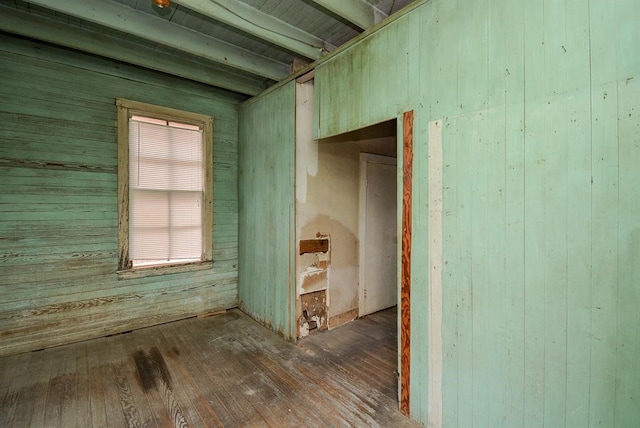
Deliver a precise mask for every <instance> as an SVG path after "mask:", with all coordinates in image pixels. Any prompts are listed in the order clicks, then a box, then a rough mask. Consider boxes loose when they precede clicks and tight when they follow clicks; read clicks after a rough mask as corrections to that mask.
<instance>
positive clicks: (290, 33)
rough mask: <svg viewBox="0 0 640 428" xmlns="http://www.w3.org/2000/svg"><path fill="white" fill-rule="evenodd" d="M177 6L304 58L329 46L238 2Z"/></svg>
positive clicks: (187, 1) (195, 1)
mask: <svg viewBox="0 0 640 428" xmlns="http://www.w3.org/2000/svg"><path fill="white" fill-rule="evenodd" d="M176 3H178V4H180V5H183V6H185V7H187V8H189V9H191V10H195V11H196V12H199V13H201V14H203V15H205V16H208V17H211V18H213V19H215V20H217V21H220V22H223V23H225V24H227V25H230V26H232V27H235V28H238V29H240V30H242V31H244V32H246V33H249V34H251V35H253V36H256V37H259V38H261V39H263V40H266V41H268V42H270V43H273V44H275V45H277V46H280V47H283V48H285V49H287V50H290V51H291V52H295V53H298V54H300V55H302V56H304V57H306V58H310V59H318V58H320V57H322V54H323V52H326V51H327V50H331V48H334V49H335V47H334V46H331V45H330V44H328V43H327V42H325V41H324V40H322V39H321V38H319V37H316V36H314V35H312V34H309V33H307V32H306V31H303V30H301V29H300V28H297V27H294V26H292V25H290V24H288V23H286V22H284V21H281V20H280V19H277V18H275V17H273V16H271V15H267V14H266V13H264V12H262V11H260V10H258V9H256V8H253V7H251V6H249V5H247V4H245V3H243V2H239V1H237V0H214V1H210V0H176Z"/></svg>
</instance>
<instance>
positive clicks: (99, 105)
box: [0, 36, 244, 354]
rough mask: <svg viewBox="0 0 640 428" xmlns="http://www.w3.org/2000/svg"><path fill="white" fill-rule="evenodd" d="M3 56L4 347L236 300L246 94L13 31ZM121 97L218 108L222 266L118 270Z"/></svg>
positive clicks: (0, 281)
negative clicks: (241, 109)
mask: <svg viewBox="0 0 640 428" xmlns="http://www.w3.org/2000/svg"><path fill="white" fill-rule="evenodd" d="M0 61H1V62H2V66H3V73H4V75H5V76H6V79H7V81H6V84H5V85H4V86H3V87H2V88H0V99H1V100H2V101H0V177H1V180H0V181H1V182H2V186H0V236H2V238H3V239H1V240H0V259H1V261H2V263H1V265H2V267H1V268H0V293H1V295H2V301H1V302H0V335H1V336H2V338H3V339H2V349H0V353H2V354H11V353H17V352H23V351H28V350H33V349H39V348H43V347H47V346H53V345H59V344H62V343H67V342H70V341H78V340H83V339H88V338H92V337H99V336H103V335H106V334H112V333H117V332H121V331H125V330H131V329H133V328H140V327H145V326H148V325H151V324H155V323H161V322H167V321H171V320H175V319H179V318H184V317H189V316H193V315H197V314H198V313H202V312H207V311H210V310H216V309H222V308H229V307H233V306H235V305H236V304H237V282H238V279H237V276H238V274H237V265H238V250H237V247H238V240H237V233H238V206H237V200H238V197H237V193H238V187H237V144H238V137H237V133H238V130H237V123H238V113H237V108H238V104H239V103H240V102H241V101H242V100H243V99H244V97H241V96H238V95H235V94H231V93H229V92H225V91H222V90H217V89H212V88H210V87H207V86H204V85H201V84H196V83H193V82H189V81H186V80H181V79H178V78H174V77H169V76H167V75H163V74H160V73H157V72H153V71H148V70H142V69H139V68H137V67H132V66H127V65H124V64H121V63H116V62H113V61H108V60H103V59H98V58H96V57H92V56H88V55H84V54H79V53H77V52H74V51H70V50H66V49H61V48H55V47H52V46H48V45H43V44H40V43H37V42H31V41H26V40H22V39H18V38H13V37H11V36H4V37H3V38H2V39H1V40H0ZM116 97H124V98H129V99H134V100H138V101H142V102H149V103H154V104H160V105H164V106H168V107H173V108H179V109H184V110H189V111H195V112H198V113H203V114H208V115H211V116H213V117H214V168H215V172H214V239H213V241H214V259H215V264H214V268H213V269H210V270H205V271H197V272H189V273H181V274H172V275H164V276H155V277H150V278H141V279H129V280H120V281H119V280H118V279H117V275H116V269H117V265H118V263H117V247H118V242H117V239H118V220H117V142H116V132H115V98H116ZM218 143H219V144H218Z"/></svg>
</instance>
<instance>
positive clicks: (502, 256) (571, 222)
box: [315, 0, 640, 427]
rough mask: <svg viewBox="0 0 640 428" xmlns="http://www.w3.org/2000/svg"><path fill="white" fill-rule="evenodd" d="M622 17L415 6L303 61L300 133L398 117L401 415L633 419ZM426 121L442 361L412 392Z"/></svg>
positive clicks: (635, 247)
mask: <svg viewBox="0 0 640 428" xmlns="http://www.w3.org/2000/svg"><path fill="white" fill-rule="evenodd" d="M639 22H640V2H638V1H636V0H615V1H608V2H604V1H596V0H572V1H564V2H559V1H555V0H545V1H521V0H518V1H516V0H479V1H473V2H462V1H456V0H431V1H429V2H424V3H423V4H421V5H420V6H419V7H417V8H416V9H415V10H413V11H411V12H410V13H408V14H406V15H404V16H402V17H400V18H399V19H397V20H396V21H395V22H393V23H391V24H389V25H386V26H385V27H383V28H382V29H381V30H379V31H376V32H374V33H372V34H371V35H370V36H369V37H367V38H365V39H364V40H362V41H361V42H359V43H358V44H356V45H354V46H353V47H351V48H349V49H347V50H345V51H344V52H342V53H340V54H338V55H337V56H335V57H334V58H332V59H330V60H329V61H327V62H325V63H322V64H321V65H319V66H318V67H317V69H316V75H315V79H316V88H319V89H318V90H317V93H316V100H317V101H316V108H317V111H316V123H317V126H318V135H319V136H320V137H327V136H330V135H334V134H337V133H341V132H346V131H350V130H353V129H356V128H360V127H363V126H366V125H369V124H372V123H376V122H379V121H381V120H386V119H390V118H394V117H397V115H398V114H400V113H401V112H403V111H407V110H414V111H415V116H416V124H415V142H414V146H415V147H414V150H415V153H414V189H413V192H414V205H413V206H414V213H413V221H414V226H413V230H414V239H413V243H414V247H413V257H414V262H413V263H412V266H413V267H414V270H413V272H412V287H413V288H412V292H411V293H412V294H411V297H412V309H411V314H412V326H411V333H412V337H411V344H412V349H411V414H412V416H413V417H414V418H416V419H418V420H420V421H422V422H423V423H425V424H426V423H428V422H429V423H433V426H445V427H470V426H477V427H539V426H553V427H560V426H572V427H573V426H576V427H577V426H580V427H595V426H607V427H631V426H637V425H638V423H639V421H640V405H639V401H640V333H638V332H639V331H640V328H639V327H640V311H638V307H639V306H640V263H639V261H640V215H639V214H638V213H640V55H639V54H638V52H639V50H638V49H639V48H640V25H638V23H639ZM435 120H442V121H443V127H442V135H441V138H442V145H443V152H444V154H443V156H444V158H443V161H442V164H443V165H442V166H443V194H444V196H443V197H444V201H443V204H444V209H443V221H442V225H441V227H442V232H443V246H442V248H441V249H439V251H442V254H443V275H442V291H443V303H442V308H440V310H441V316H442V322H443V327H442V343H441V346H442V355H441V356H440V357H441V359H442V362H443V364H442V370H441V372H440V373H436V372H432V373H431V375H432V376H442V388H441V391H437V390H436V392H434V393H435V394H437V396H434V397H429V396H428V394H427V391H428V385H429V382H430V381H433V379H430V378H429V362H430V359H431V360H433V358H434V356H433V355H430V353H429V351H430V350H429V346H428V345H429V325H428V317H427V314H426V313H425V312H426V310H427V308H428V303H429V286H430V284H429V275H428V272H427V269H428V265H427V260H428V255H429V254H428V253H429V246H428V244H427V242H429V240H428V238H429V236H428V214H429V206H428V203H429V194H428V183H429V175H430V174H431V173H432V171H429V170H428V169H427V165H428V161H427V159H428V156H429V152H428V145H427V143H428V138H429V135H428V129H429V123H430V122H431V121H435ZM436 309H438V308H436ZM434 367H437V366H434ZM430 400H435V401H431V403H432V404H433V403H438V402H440V400H441V415H438V414H437V412H435V413H432V414H431V415H430V414H428V412H427V408H428V406H427V403H428V402H429V401H430ZM437 405H438V404H435V406H436V407H435V408H437ZM430 426H431V425H430Z"/></svg>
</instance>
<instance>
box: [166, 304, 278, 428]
mask: <svg viewBox="0 0 640 428" xmlns="http://www.w3.org/2000/svg"><path fill="white" fill-rule="evenodd" d="M231 315H236V316H239V315H237V314H233V313H232V314H231ZM199 323H200V320H198V319H195V320H194V319H192V320H185V321H183V322H180V323H172V324H167V325H166V326H165V328H167V329H172V330H173V331H172V334H171V337H172V338H173V340H175V341H176V343H178V348H179V349H181V350H182V351H181V355H182V354H184V353H186V354H187V355H191V356H192V358H191V367H192V371H193V373H195V374H197V380H198V384H199V385H200V388H201V389H202V390H203V391H206V392H207V396H209V397H212V396H214V397H216V399H217V401H218V402H219V403H220V405H221V406H220V409H221V410H223V412H222V415H221V416H223V417H224V419H223V421H224V420H226V422H224V426H241V425H242V424H249V423H252V424H255V425H256V426H265V425H266V423H265V422H264V420H263V419H262V417H261V416H260V415H259V414H257V413H255V412H252V411H250V410H251V409H253V406H252V405H251V404H250V403H249V402H248V401H246V399H245V398H244V397H243V396H242V392H241V391H238V389H237V388H234V387H233V385H234V384H235V383H236V380H234V376H235V373H234V371H233V370H234V368H233V365H234V358H225V356H224V355H223V352H224V351H223V349H224V348H225V347H227V346H229V344H230V343H232V342H233V338H232V336H231V335H229V334H227V332H225V330H224V329H216V328H215V327H213V328H212V329H211V330H212V331H215V332H216V337H214V338H213V339H211V338H209V336H208V335H206V334H201V335H193V334H191V332H190V330H191V328H194V329H196V328H198V324H199ZM240 374H241V373H240ZM231 382H233V383H231Z"/></svg>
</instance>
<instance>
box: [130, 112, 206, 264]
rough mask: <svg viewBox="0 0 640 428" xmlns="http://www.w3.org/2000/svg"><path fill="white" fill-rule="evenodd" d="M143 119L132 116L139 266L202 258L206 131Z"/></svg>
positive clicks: (134, 248)
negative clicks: (204, 143) (203, 151)
mask: <svg viewBox="0 0 640 428" xmlns="http://www.w3.org/2000/svg"><path fill="white" fill-rule="evenodd" d="M138 118H139V117H134V118H132V120H131V121H130V128H129V149H130V150H129V162H130V168H129V186H130V187H129V196H130V201H129V209H130V219H129V240H130V242H129V252H130V258H131V260H132V261H133V265H134V266H139V265H144V264H159V263H168V262H171V261H178V262H179V261H197V260H200V257H201V256H202V253H203V251H202V209H203V208H202V200H203V189H204V183H203V178H204V173H203V156H202V132H201V130H200V129H199V128H197V127H194V125H186V124H179V123H173V122H172V123H171V124H172V125H174V126H168V125H167V122H164V121H159V120H157V119H150V120H146V119H145V118H142V117H141V118H139V119H140V121H138V120H135V119H138ZM183 125H184V126H183ZM194 128H195V129H194Z"/></svg>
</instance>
